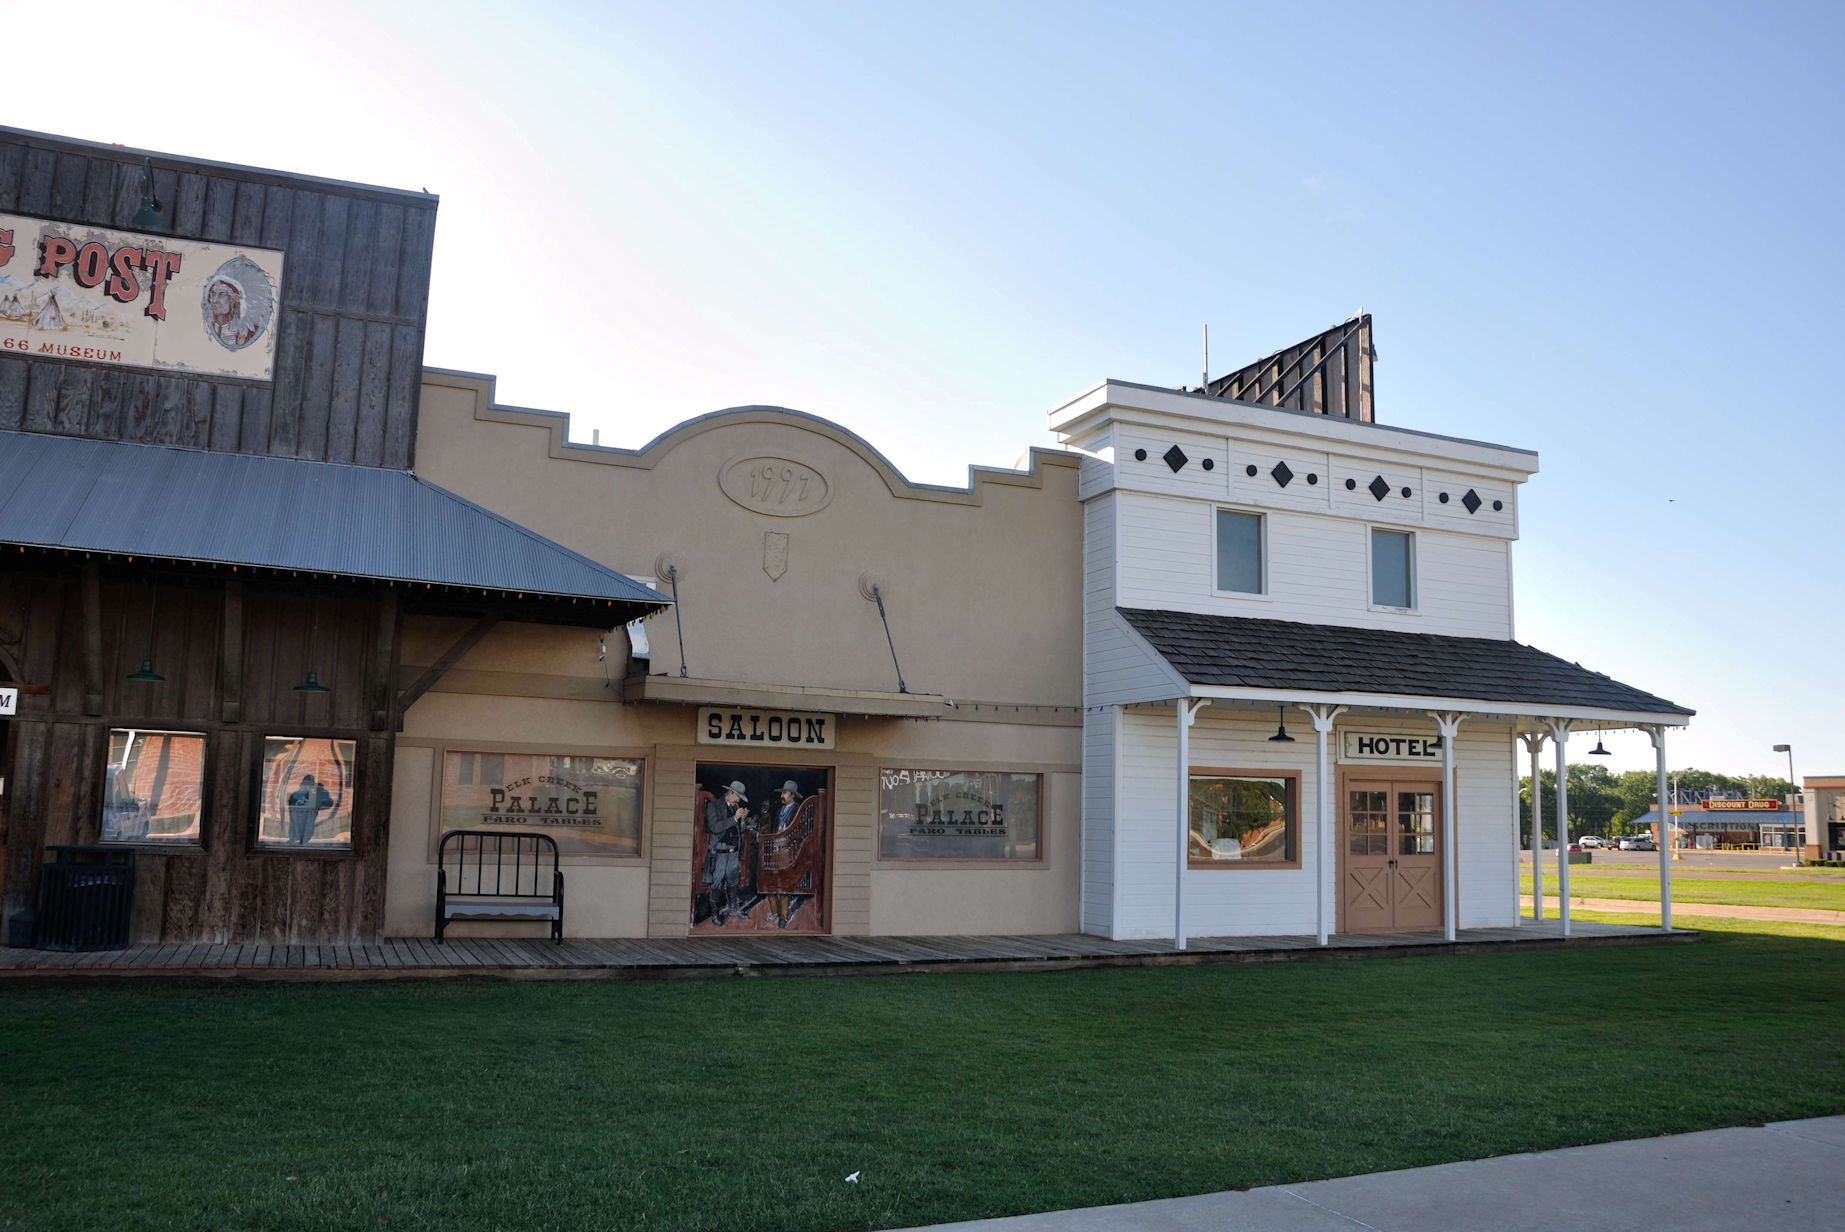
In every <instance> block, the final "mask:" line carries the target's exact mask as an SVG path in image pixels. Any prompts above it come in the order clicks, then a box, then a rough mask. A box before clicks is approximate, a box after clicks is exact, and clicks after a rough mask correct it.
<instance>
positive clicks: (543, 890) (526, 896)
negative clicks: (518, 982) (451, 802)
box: [436, 830, 564, 944]
mask: <svg viewBox="0 0 1845 1232" xmlns="http://www.w3.org/2000/svg"><path fill="white" fill-rule="evenodd" d="M470 840H472V841H470ZM451 848H453V850H452V851H451V850H450V849H451ZM469 856H472V857H474V858H473V860H472V861H470V860H469V859H468V857H469ZM547 865H548V866H549V869H550V873H551V876H550V879H549V880H548V881H546V880H545V879H544V877H543V876H542V873H543V871H544V869H545V868H546V866H547ZM451 868H452V869H453V870H454V874H455V877H454V888H453V889H451V888H450V885H449V870H450V869H451ZM451 920H458V921H463V922H465V921H469V920H508V921H515V922H522V923H528V924H538V923H544V922H546V921H549V923H550V925H551V940H553V941H556V942H558V943H559V944H562V942H563V940H564V873H563V870H562V869H561V868H559V867H558V863H557V843H556V842H555V841H553V840H552V838H551V836H550V835H548V834H521V833H518V832H516V831H512V830H450V831H449V832H448V833H447V834H445V835H443V836H442V844H441V846H440V847H438V848H437V849H436V940H437V941H441V940H443V937H442V933H443V931H444V930H445V929H447V927H448V925H449V922H450V921H451Z"/></svg>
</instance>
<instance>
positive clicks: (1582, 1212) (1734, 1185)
mask: <svg viewBox="0 0 1845 1232" xmlns="http://www.w3.org/2000/svg"><path fill="white" fill-rule="evenodd" d="M940 1226H941V1227H944V1228H954V1229H957V1230H958V1232H1102V1230H1103V1229H1107V1230H1108V1232H1205V1230H1206V1229H1209V1230H1210V1232H1220V1230H1221V1232H1230V1230H1233V1229H1234V1230H1238V1232H1241V1230H1244V1229H1247V1230H1249V1232H1258V1230H1261V1232H1268V1230H1273V1232H1352V1230H1353V1229H1355V1228H1370V1229H1373V1232H1461V1230H1462V1229H1465V1230H1467V1232H1474V1230H1475V1229H1480V1230H1489V1232H1523V1230H1526V1229H1529V1230H1532V1232H1536V1230H1538V1229H1597V1230H1607V1232H1614V1230H1616V1229H1619V1230H1621V1232H1630V1230H1638V1229H1653V1228H1673V1229H1682V1230H1686V1232H1700V1230H1709V1232H1718V1230H1722V1232H1733V1230H1735V1232H1741V1230H1748V1232H1757V1230H1759V1232H1795V1230H1799V1232H1805V1230H1806V1229H1813V1230H1814V1232H1820V1230H1822V1229H1823V1230H1824V1232H1835V1230H1836V1229H1839V1228H1845V1116H1835V1117H1818V1118H1815V1119H1813V1120H1810V1121H1781V1122H1778V1123H1776V1124H1773V1125H1767V1126H1763V1127H1760V1128H1753V1129H1714V1130H1710V1131H1707V1132H1705V1133H1698V1134H1679V1135H1676V1136H1673V1137H1669V1138H1641V1139H1637V1140H1634V1141H1631V1142H1609V1143H1604V1144H1602V1145H1600V1146H1578V1147H1570V1148H1568V1149H1566V1150H1561V1151H1544V1152H1542V1153H1540V1154H1535V1155H1503V1156H1500V1157H1499V1158H1497V1159H1480V1160H1474V1161H1473V1162H1471V1163H1460V1164H1439V1165H1437V1166H1435V1167H1431V1168H1410V1169H1407V1170H1405V1171H1402V1172H1377V1173H1373V1174H1371V1175H1369V1176H1348V1177H1343V1178H1341V1179H1339V1180H1336V1181H1314V1182H1311V1183H1309V1184H1304V1185H1274V1186H1270V1187H1268V1188H1266V1189H1251V1190H1248V1191H1246V1192H1242V1193H1214V1194H1203V1195H1200V1196H1198V1197H1194V1198H1168V1199H1165V1200H1163V1201H1159V1202H1139V1203H1135V1204H1133V1205H1129V1206H1098V1207H1091V1208H1089V1209H1087V1210H1078V1211H1056V1212H1051V1213H1049V1214H1043V1215H1020V1216H1017V1217H1015V1218H1010V1219H987V1220H980V1221H977V1222H974V1223H957V1224H943V1225H940Z"/></svg>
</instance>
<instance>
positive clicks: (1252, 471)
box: [1243, 466, 1256, 479]
mask: <svg viewBox="0 0 1845 1232" xmlns="http://www.w3.org/2000/svg"><path fill="white" fill-rule="evenodd" d="M1243 473H1244V474H1245V475H1248V476H1249V477H1250V478H1251V479H1254V478H1255V477H1256V468H1255V467H1254V466H1245V467H1244V468H1243Z"/></svg>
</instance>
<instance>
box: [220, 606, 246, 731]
mask: <svg viewBox="0 0 1845 1232" xmlns="http://www.w3.org/2000/svg"><path fill="white" fill-rule="evenodd" d="M218 655H219V658H218V715H219V718H220V719H221V720H222V721H224V722H226V723H237V722H241V721H242V720H243V579H242V578H226V579H225V580H224V621H223V624H222V627H221V636H220V638H219V646H218Z"/></svg>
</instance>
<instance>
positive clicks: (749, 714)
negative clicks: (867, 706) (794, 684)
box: [698, 706, 838, 749]
mask: <svg viewBox="0 0 1845 1232" xmlns="http://www.w3.org/2000/svg"><path fill="white" fill-rule="evenodd" d="M837 717H838V716H836V715H831V714H804V713H801V712H799V711H794V710H732V709H730V708H729V707H726V706H706V707H703V708H702V709H701V710H699V712H698V742H699V743H700V744H733V745H745V746H754V747H756V748H764V749H830V748H832V747H833V721H834V719H835V718H837Z"/></svg>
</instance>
